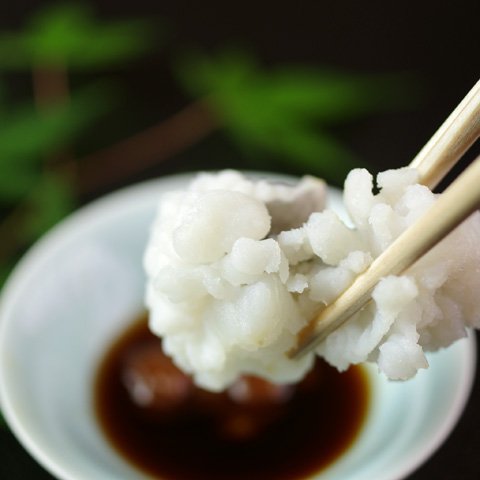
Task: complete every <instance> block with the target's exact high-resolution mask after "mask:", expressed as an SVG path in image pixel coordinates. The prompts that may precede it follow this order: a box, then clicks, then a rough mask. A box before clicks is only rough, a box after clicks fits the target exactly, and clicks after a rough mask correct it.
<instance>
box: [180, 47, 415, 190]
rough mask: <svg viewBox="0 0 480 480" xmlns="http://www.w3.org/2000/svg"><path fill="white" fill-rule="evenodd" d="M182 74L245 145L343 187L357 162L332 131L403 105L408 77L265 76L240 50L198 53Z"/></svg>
mask: <svg viewBox="0 0 480 480" xmlns="http://www.w3.org/2000/svg"><path fill="white" fill-rule="evenodd" d="M177 72H178V75H179V78H180V80H181V81H182V83H183V85H184V86H185V88H186V89H187V90H188V91H189V92H190V93H191V94H192V95H194V96H205V97H206V98H207V99H208V100H209V102H210V105H211V108H212V109H213V110H214V112H216V113H217V115H218V116H219V118H220V119H221V120H223V123H224V126H225V128H226V129H227V131H228V132H229V133H230V134H231V136H232V138H233V139H235V140H236V141H237V142H238V143H239V144H241V145H242V146H243V147H244V148H245V147H246V148H248V149H249V150H252V149H256V150H257V151H263V152H268V153H270V154H274V155H276V156H278V158H281V159H283V161H289V163H290V164H294V165H297V166H299V167H301V168H305V169H308V171H309V172H311V173H314V172H315V173H320V174H322V175H323V176H326V177H329V179H330V180H334V181H337V182H338V181H339V180H342V179H343V176H344V174H345V172H346V171H348V170H349V169H351V168H352V167H353V166H358V159H355V157H354V155H353V154H352V153H351V152H348V151H347V148H346V147H344V146H341V145H340V143H339V142H338V141H336V140H335V139H334V138H333V137H332V134H331V133H328V130H327V128H328V127H330V126H333V125H336V124H338V123H341V122H347V121H351V120H352V119H354V118H357V117H359V116H362V115H367V114H371V113H373V112H378V111H382V110H389V109H392V108H398V106H399V104H400V102H399V99H400V101H403V100H404V98H402V96H401V95H400V94H399V91H400V89H399V83H401V81H402V79H395V77H393V76H376V77H374V76H366V75H350V74H345V73H338V72H334V71H331V70H325V69H324V70H320V69H308V68H282V69H276V70H272V71H266V70H265V69H262V68H260V67H259V66H258V65H257V64H256V62H255V61H254V59H253V58H252V57H249V56H248V55H246V54H244V53H238V52H226V53H223V54H221V55H220V56H219V57H217V58H213V59H211V58H210V59H209V58H206V57H204V56H201V55H193V56H190V57H189V58H187V59H186V60H185V61H184V62H183V63H181V64H180V65H179V67H178V68H177ZM395 80H396V81H395ZM404 80H405V79H404ZM407 84H409V83H408V82H407V81H405V85H407Z"/></svg>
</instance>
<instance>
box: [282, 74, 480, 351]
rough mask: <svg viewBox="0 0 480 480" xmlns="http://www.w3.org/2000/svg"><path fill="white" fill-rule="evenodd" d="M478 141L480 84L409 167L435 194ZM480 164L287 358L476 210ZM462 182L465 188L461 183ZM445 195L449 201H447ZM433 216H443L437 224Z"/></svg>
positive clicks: (335, 324) (329, 310)
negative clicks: (468, 189)
mask: <svg viewBox="0 0 480 480" xmlns="http://www.w3.org/2000/svg"><path fill="white" fill-rule="evenodd" d="M479 136H480V81H478V82H477V83H476V84H475V85H474V87H473V88H472V89H471V90H470V92H468V94H467V95H466V97H465V98H464V99H463V100H462V101H461V102H460V104H459V105H458V106H457V108H455V110H454V111H453V112H452V113H451V114H450V116H449V117H448V118H447V120H446V121H445V122H444V123H443V124H442V126H441V127H440V128H439V129H438V130H437V132H436V133H435V134H434V135H433V137H432V138H431V139H430V140H429V141H428V143H427V144H426V145H425V146H424V147H423V148H422V150H421V151H420V152H419V153H418V155H417V156H416V157H415V158H414V159H413V161H412V162H411V163H410V167H413V168H416V169H417V170H418V172H419V183H422V184H423V185H426V186H428V187H429V188H430V189H432V190H433V188H435V187H436V186H437V185H438V183H439V182H440V181H441V180H442V179H443V178H444V177H445V175H446V174H447V173H448V172H449V171H450V169H451V168H452V167H453V166H454V165H455V163H457V161H458V160H459V159H460V158H461V156H462V155H463V154H464V153H465V152H466V151H467V150H468V148H470V146H471V145H473V143H474V142H475V141H476V140H477V138H478V137H479ZM478 164H479V159H477V160H476V161H475V162H474V164H472V165H471V167H469V169H467V170H466V171H465V172H464V174H462V175H461V177H459V178H458V180H457V181H456V182H454V184H452V185H451V186H450V187H449V189H447V191H446V192H445V194H444V195H443V196H442V197H441V201H439V202H437V203H436V204H435V206H434V208H432V209H431V210H430V211H429V212H427V213H426V214H425V216H424V217H422V218H421V219H420V220H419V221H418V222H416V223H415V225H412V226H411V227H410V228H409V229H408V230H407V231H405V232H404V233H403V234H402V235H401V236H400V237H399V238H398V239H397V240H396V241H395V242H394V243H393V244H392V245H391V246H390V247H389V248H388V249H387V250H386V251H385V252H383V253H382V255H380V256H379V257H378V258H377V259H376V260H375V261H374V262H373V263H372V265H370V267H369V269H368V270H367V271H366V272H364V273H363V274H361V275H359V276H358V277H357V278H356V279H355V281H354V282H353V284H352V285H351V286H350V287H349V288H348V289H347V290H346V291H345V292H343V294H341V295H340V296H339V297H338V298H337V299H336V300H335V301H334V302H333V303H332V304H330V305H329V306H327V307H326V308H325V309H324V310H322V311H321V312H320V313H319V314H318V315H317V317H316V318H314V319H313V320H312V321H311V322H310V324H309V325H308V327H307V328H305V329H304V330H303V331H302V332H301V333H300V335H299V336H298V345H297V346H296V347H295V348H294V349H293V350H292V351H291V352H289V355H290V356H291V357H298V356H301V355H302V354H304V353H307V352H308V351H310V350H312V349H313V348H315V346H316V345H318V344H319V343H320V342H322V341H323V340H324V339H325V338H326V337H327V336H328V335H329V334H330V333H332V332H333V331H334V330H336V329H337V328H338V327H339V326H340V325H342V324H343V323H344V322H345V321H346V320H348V318H349V317H351V316H352V315H353V314H354V313H355V312H357V311H358V310H360V309H361V308H362V307H363V306H365V305H366V303H368V301H369V300H370V297H371V293H372V291H373V289H374V287H375V285H376V284H377V283H378V282H379V281H380V279H381V278H382V277H384V276H386V275H390V274H400V273H402V272H403V271H404V270H406V269H407V268H408V267H409V266H411V265H412V264H413V263H414V262H415V261H416V260H417V259H418V258H419V257H420V256H422V255H423V254H424V253H426V252H427V251H428V250H429V249H430V248H431V247H432V246H433V245H435V244H436V243H437V242H438V241H439V240H441V238H442V237H443V236H444V235H445V234H447V233H448V232H449V231H450V230H452V229H453V228H454V227H455V226H456V225H458V223H460V222H461V221H462V220H463V219H464V218H465V217H466V216H467V215H468V214H469V213H471V211H473V210H475V208H477V206H478V199H477V197H476V192H477V191H478V192H480V177H479V175H480V173H477V172H478V171H479V168H480V167H478ZM467 172H471V173H468V175H469V177H465V175H467ZM472 178H473V183H472V180H471V179H472ZM461 179H462V180H461ZM460 180H461V183H458V182H459V181H460ZM464 183H465V185H467V186H469V188H470V191H469V193H466V191H462V188H464V187H462V185H463V184H464ZM458 185H460V187H459V186H458ZM475 185H477V186H476V187H475ZM452 189H453V190H452ZM447 192H448V193H449V195H448V196H447V197H446V200H445V195H446V194H447ZM451 192H453V193H451ZM478 195H480V193H479V194H478ZM456 196H457V197H458V198H456ZM451 199H453V200H451ZM451 201H454V202H456V204H452V206H451V207H449V203H448V202H451ZM473 205H475V206H473ZM444 210H445V211H444ZM435 215H441V216H440V217H438V219H435Z"/></svg>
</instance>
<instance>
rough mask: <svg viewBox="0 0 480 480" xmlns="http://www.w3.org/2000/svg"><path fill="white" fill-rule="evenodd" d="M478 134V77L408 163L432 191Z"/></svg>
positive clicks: (479, 102) (479, 104)
mask: <svg viewBox="0 0 480 480" xmlns="http://www.w3.org/2000/svg"><path fill="white" fill-rule="evenodd" d="M479 136H480V80H479V81H478V82H477V83H476V84H475V85H474V86H473V88H472V89H471V90H470V91H469V92H468V94H467V95H466V97H465V98H464V99H463V100H462V101H461V102H460V103H459V104H458V106H457V108H455V110H454V111H453V112H452V113H451V114H450V116H449V117H448V118H447V119H446V120H445V122H444V123H443V124H442V126H441V127H440V128H439V129H438V130H437V131H436V132H435V134H434V135H433V137H432V138H431V139H430V140H429V141H428V142H427V144H426V145H425V146H424V147H423V148H422V149H421V150H420V152H419V153H418V154H417V156H416V157H415V158H414V159H413V160H412V162H411V163H410V165H409V166H410V167H413V168H416V169H417V170H418V173H419V183H421V184H423V185H426V186H427V187H429V188H430V189H431V190H433V189H434V188H435V187H436V186H437V185H438V184H439V183H440V181H441V180H442V179H443V178H444V177H445V176H446V175H447V173H448V172H449V171H450V170H451V168H452V167H453V166H454V165H455V164H456V163H457V162H458V160H459V159H460V158H461V157H462V155H463V154H464V153H465V152H466V151H467V150H468V149H469V148H470V147H471V146H472V145H473V144H474V142H475V141H476V140H477V138H478V137H479Z"/></svg>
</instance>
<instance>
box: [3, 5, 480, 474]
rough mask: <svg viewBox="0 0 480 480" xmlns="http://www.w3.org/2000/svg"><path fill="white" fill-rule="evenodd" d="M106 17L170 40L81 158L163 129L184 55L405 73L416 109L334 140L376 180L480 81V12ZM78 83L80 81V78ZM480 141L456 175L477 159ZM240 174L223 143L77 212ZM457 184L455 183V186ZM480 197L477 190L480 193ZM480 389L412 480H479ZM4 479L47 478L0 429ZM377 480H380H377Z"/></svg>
mask: <svg viewBox="0 0 480 480" xmlns="http://www.w3.org/2000/svg"><path fill="white" fill-rule="evenodd" d="M44 3H45V2H40V1H23V2H22V1H19V2H15V3H14V2H10V1H8V2H6V1H4V2H0V27H1V28H17V27H19V26H20V25H21V24H22V23H23V21H24V19H25V17H26V16H28V15H29V13H30V12H32V11H33V10H35V9H36V8H37V7H38V6H39V5H42V4H44ZM93 4H94V5H95V7H96V10H97V12H98V13H99V16H100V17H102V18H105V19H108V18H128V17H130V16H135V17H145V16H147V17H148V16H150V17H158V18H159V19H160V20H161V21H162V22H165V25H166V29H167V31H168V36H167V40H165V42H164V44H163V47H162V48H159V49H158V51H156V52H153V53H151V54H149V55H147V56H146V57H144V58H143V59H142V60H139V61H136V62H135V63H134V65H130V66H128V67H125V68H124V69H119V70H115V71H112V72H110V74H111V75H112V76H116V77H118V78H119V79H120V80H121V82H123V84H124V85H126V86H127V88H126V90H125V96H124V99H123V103H122V107H121V108H120V112H118V110H117V113H116V115H115V117H114V118H113V117H112V118H111V119H110V120H111V121H110V122H109V123H108V124H105V125H104V127H103V128H102V129H101V130H98V129H97V130H95V131H91V132H88V135H87V136H86V137H85V141H84V146H83V147H81V148H84V149H85V151H86V152H88V151H91V150H94V149H96V148H99V147H103V146H106V145H108V144H109V143H111V142H113V141H116V140H119V139H121V138H123V137H125V136H128V135H131V134H134V133H135V132H137V131H140V130H141V129H143V128H145V127H147V126H149V125H150V124H152V123H155V122H158V121H159V120H162V119H164V118H168V117H169V116H170V115H172V114H174V113H175V112H176V111H178V110H179V109H181V108H182V107H183V106H185V105H186V104H187V103H188V101H189V99H188V98H187V97H186V96H185V94H184V93H183V91H182V90H181V89H180V88H179V87H178V85H177V83H176V81H175V80H174V78H173V75H172V73H171V70H170V68H169V65H170V64H171V61H172V57H174V56H175V53H176V52H177V51H181V50H182V49H183V48H192V47H197V48H201V49H202V50H205V51H207V52H209V51H211V52H214V51H217V50H218V49H220V48H222V47H224V46H225V45H232V44H233V45H242V46H246V47H247V48H249V49H250V50H252V51H253V52H255V54H256V55H257V56H258V57H259V58H260V59H261V61H262V62H263V63H264V64H265V65H266V66H275V65H283V64H301V65H311V66H317V65H318V66H324V65H328V66H331V67H336V68H340V69H343V70H346V71H351V72H361V73H385V72H387V73H388V72H390V73H408V74H412V75H413V76H414V78H415V79H417V81H418V84H419V86H420V88H421V90H422V92H423V93H422V96H421V99H419V100H418V101H417V102H416V105H414V106H412V107H410V108H408V109H405V110H403V111H401V112H395V113H390V114H382V115H375V116H371V117H368V118H365V119H363V120H361V121H359V122H356V123H355V124H349V125H348V126H347V127H342V128H341V129H338V131H336V134H337V136H339V137H340V138H341V139H342V140H343V141H344V142H345V143H346V144H347V145H348V146H349V147H350V148H351V149H352V150H353V151H354V152H355V153H356V154H357V155H358V156H359V157H360V158H363V159H366V160H368V161H369V162H370V163H371V164H373V165H374V166H375V167H376V168H378V169H385V168H388V167H399V166H402V165H405V164H407V163H408V162H409V161H410V159H411V158H412V157H413V156H414V155H415V154H416V152H418V150H419V149H420V148H421V146H422V145H423V144H424V143H425V142H426V141H427V140H428V138H429V137H430V136H431V135H432V133H433V132H434V131H435V130H436V128H437V127H438V126H439V125H440V124H441V122H442V121H443V120H444V119H445V118H446V117H447V115H448V114H449V113H450V112H451V111H452V109H453V108H454V107H455V105H456V104H457V103H458V102H459V101H460V99H461V98H462V97H463V96H464V95H465V94H466V92H467V91H468V90H469V89H470V88H471V87H472V86H473V84H474V83H475V82H476V81H477V80H478V77H479V73H480V68H479V67H480V61H479V60H480V54H479V52H480V35H479V22H478V20H479V18H480V15H479V14H480V7H479V6H480V2H478V1H464V2H455V3H454V2H441V1H437V2H433V1H426V2H421V1H418V2H393V1H366V2H357V1H336V2H333V1H308V2H307V1H305V2H282V3H280V2H273V1H263V2H262V1H256V2H220V1H216V2H208V1H201V2H200V1H198V2H187V1H185V0H177V1H169V2H162V1H153V0H152V1H147V0H136V1H134V2H133V1H122V0H116V1H115V0H110V1H107V0H101V1H96V2H94V3H93ZM77 80H78V81H81V75H80V76H79V77H78V79H77ZM9 81H10V82H11V83H12V85H13V88H14V92H15V94H18V95H23V94H24V93H25V91H28V89H29V78H28V76H27V75H20V74H18V75H15V76H13V77H12V76H11V77H9ZM478 152H479V147H478V142H477V145H476V146H475V148H473V149H472V151H471V152H469V153H468V154H467V155H466V158H465V159H464V161H463V162H462V163H461V165H460V166H459V168H462V167H463V166H465V165H466V164H467V163H468V161H470V160H471V159H472V158H473V157H474V155H475V154H478ZM243 166H244V163H243V159H242V154H241V153H240V152H239V151H238V150H236V149H235V148H234V147H232V145H231V144H230V143H229V141H228V139H227V138H225V136H224V135H223V134H221V133H217V134H214V135H213V136H211V137H209V138H208V139H206V140H204V141H202V142H201V143H199V144H198V145H196V146H195V147H193V148H191V149H188V150H186V151H184V152H182V153H181V154H178V155H176V156H174V157H173V158H171V159H169V160H168V161H167V162H162V163H161V164H159V165H156V166H154V167H151V168H149V169H148V170H147V171H143V172H140V173H138V174H136V175H132V176H131V177H130V178H128V179H127V180H125V181H122V182H117V183H116V184H113V185H105V186H104V187H100V188H99V189H98V191H97V192H95V193H94V195H91V196H89V197H88V198H84V199H82V202H85V201H87V200H90V199H91V198H93V197H95V196H97V195H101V194H103V193H106V192H108V191H110V190H112V189H114V188H117V187H120V186H122V185H125V184H130V183H134V182H136V181H139V180H142V179H144V178H149V177H153V176H158V175H163V174H166V173H171V172H175V171H178V170H180V169H181V170H185V169H202V168H212V167H213V168H217V167H236V168H242V167H243ZM451 178H453V176H451V177H450V179H451ZM479 188H480V186H479ZM479 406H480V380H477V382H476V384H475V386H474V390H473V394H472V397H471V399H470V402H469V405H468V407H467V410H466V411H465V414H464V415H463V417H462V419H461V420H460V422H459V424H458V426H457V427H456V429H455V431H454V432H453V434H452V435H451V436H450V438H449V439H448V441H447V442H446V443H445V444H444V445H443V446H442V448H441V449H440V450H439V451H438V452H437V453H436V454H435V455H434V456H433V458H432V459H431V460H429V461H428V462H427V463H426V464H425V465H424V466H422V467H421V468H420V469H418V470H417V471H416V472H415V473H414V474H413V475H412V476H411V477H410V479H411V480H424V479H436V480H446V479H453V478H455V479H466V480H467V479H468V480H473V479H477V478H480V453H479V452H480V408H479ZM0 452H1V454H0V455H1V456H0V478H6V479H16V478H22V479H47V478H51V477H50V476H49V475H48V474H47V473H45V472H44V471H43V470H42V469H41V468H40V467H39V466H37V465H36V463H35V462H34V461H33V460H32V459H31V458H30V457H29V456H28V454H26V453H25V452H24V451H23V449H22V447H20V446H19V445H18V444H17V442H16V440H15V439H14V437H13V436H12V435H11V433H10V432H9V431H8V430H7V429H2V430H0ZM372 480H375V479H372Z"/></svg>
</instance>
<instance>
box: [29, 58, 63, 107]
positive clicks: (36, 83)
mask: <svg viewBox="0 0 480 480" xmlns="http://www.w3.org/2000/svg"><path fill="white" fill-rule="evenodd" d="M32 80H33V96H34V100H35V105H36V107H37V109H38V111H39V112H42V111H44V110H46V109H48V108H49V107H52V106H53V105H58V104H62V103H67V102H69V101H70V87H69V84H68V74H67V71H66V69H65V67H62V66H60V65H55V66H52V67H47V66H43V65H41V66H37V67H34V68H33V70H32Z"/></svg>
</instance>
